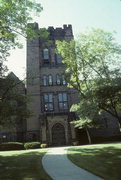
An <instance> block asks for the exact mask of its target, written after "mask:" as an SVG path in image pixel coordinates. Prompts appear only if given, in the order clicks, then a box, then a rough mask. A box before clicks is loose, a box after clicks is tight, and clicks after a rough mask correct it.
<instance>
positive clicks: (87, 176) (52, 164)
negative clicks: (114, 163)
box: [42, 147, 102, 180]
mask: <svg viewBox="0 0 121 180" xmlns="http://www.w3.org/2000/svg"><path fill="white" fill-rule="evenodd" d="M67 149H68V147H59V148H50V149H49V151H48V153H47V154H46V155H45V156H44V157H43V159H42V164H43V167H44V169H45V171H46V172H47V174H49V175H50V176H51V177H52V179H53V180H102V179H101V178H99V177H97V176H95V175H93V174H91V173H89V172H87V171H85V170H83V169H81V168H79V167H78V166H76V165H75V164H73V163H72V162H71V161H70V160H69V159H68V158H67V155H66V154H67Z"/></svg>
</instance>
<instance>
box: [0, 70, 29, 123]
mask: <svg viewBox="0 0 121 180" xmlns="http://www.w3.org/2000/svg"><path fill="white" fill-rule="evenodd" d="M0 84H1V88H0V95H1V96H0V125H2V126H10V125H15V123H16V120H18V119H19V120H20V121H21V120H24V119H25V118H27V117H29V116H30V112H29V111H28V110H27V108H26V103H27V97H26V95H25V85H24V83H23V82H22V81H20V80H19V79H18V78H17V77H16V76H15V75H14V74H13V73H10V74H9V75H8V76H7V77H6V78H4V79H3V78H2V79H0Z"/></svg>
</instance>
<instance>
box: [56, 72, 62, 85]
mask: <svg viewBox="0 0 121 180" xmlns="http://www.w3.org/2000/svg"><path fill="white" fill-rule="evenodd" d="M56 83H57V85H60V84H61V76H60V75H59V74H57V75H56Z"/></svg>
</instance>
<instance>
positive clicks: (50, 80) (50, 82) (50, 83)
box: [48, 75, 53, 86]
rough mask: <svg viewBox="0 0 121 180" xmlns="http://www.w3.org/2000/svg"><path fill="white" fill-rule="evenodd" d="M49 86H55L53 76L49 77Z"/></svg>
mask: <svg viewBox="0 0 121 180" xmlns="http://www.w3.org/2000/svg"><path fill="white" fill-rule="evenodd" d="M48 84H49V85H50V86H51V85H52V84H53V78H52V75H49V76H48Z"/></svg>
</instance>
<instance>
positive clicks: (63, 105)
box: [58, 93, 68, 111]
mask: <svg viewBox="0 0 121 180" xmlns="http://www.w3.org/2000/svg"><path fill="white" fill-rule="evenodd" d="M58 102H59V109H60V111H62V110H67V109H68V103H67V93H59V94H58Z"/></svg>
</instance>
